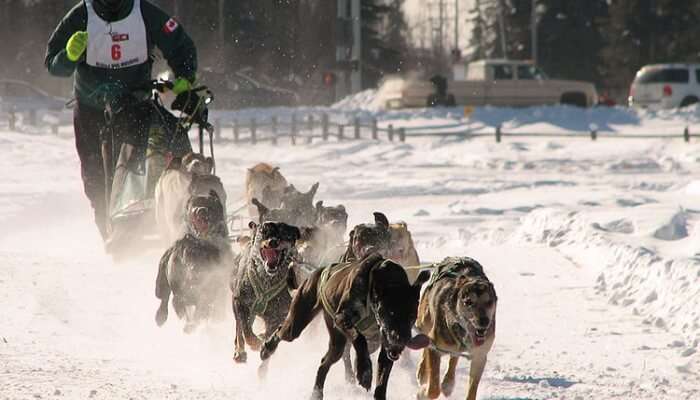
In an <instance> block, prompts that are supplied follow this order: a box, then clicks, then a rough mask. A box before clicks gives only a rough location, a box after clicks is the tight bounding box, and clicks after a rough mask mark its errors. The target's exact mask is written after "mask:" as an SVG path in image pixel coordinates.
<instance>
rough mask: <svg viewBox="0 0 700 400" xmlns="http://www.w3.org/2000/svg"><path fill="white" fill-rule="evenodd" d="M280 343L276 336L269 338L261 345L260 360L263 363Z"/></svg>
mask: <svg viewBox="0 0 700 400" xmlns="http://www.w3.org/2000/svg"><path fill="white" fill-rule="evenodd" d="M279 343H280V341H279V339H278V338H277V337H276V336H273V337H271V338H270V339H268V340H267V341H266V342H265V343H264V344H263V345H262V349H261V350H260V359H261V360H263V361H265V360H267V359H268V358H270V356H271V355H272V354H273V353H274V352H275V350H277V345H279Z"/></svg>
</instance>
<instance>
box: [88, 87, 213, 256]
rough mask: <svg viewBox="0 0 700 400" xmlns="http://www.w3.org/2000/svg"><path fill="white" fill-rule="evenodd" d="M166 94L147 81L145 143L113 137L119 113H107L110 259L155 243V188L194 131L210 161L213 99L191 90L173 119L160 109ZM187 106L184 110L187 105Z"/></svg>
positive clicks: (185, 148)
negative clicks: (206, 147) (207, 145)
mask: <svg viewBox="0 0 700 400" xmlns="http://www.w3.org/2000/svg"><path fill="white" fill-rule="evenodd" d="M171 88H172V83H171V82H168V81H153V82H152V83H151V85H150V86H149V87H148V88H144V89H145V90H148V91H150V92H151V98H150V99H149V100H148V102H149V103H150V107H152V112H150V113H149V121H147V122H146V124H147V130H146V132H147V135H146V137H139V138H137V139H136V140H133V138H132V139H129V140H127V139H126V138H125V137H122V136H121V135H120V134H119V132H115V129H114V124H113V121H114V119H115V117H116V116H117V114H118V113H119V112H120V110H113V109H111V107H108V108H107V110H106V112H105V118H106V121H107V124H106V126H105V128H104V129H103V131H102V132H101V138H102V158H103V163H104V175H105V202H106V204H107V207H106V209H107V212H106V215H105V218H106V219H107V221H106V222H107V223H106V226H107V232H108V237H107V239H106V241H105V250H106V251H107V253H109V254H111V255H112V256H113V257H114V258H116V259H123V258H126V257H128V255H130V254H133V253H134V252H138V251H142V250H145V249H149V248H152V247H154V246H156V245H158V244H160V243H161V238H160V235H159V233H158V231H157V229H156V222H155V211H154V209H155V200H154V199H155V187H156V183H157V182H158V179H159V178H160V175H161V174H162V172H163V171H164V170H165V168H166V167H167V164H168V161H169V159H171V158H172V157H182V156H184V155H185V154H187V153H189V152H191V151H192V144H191V143H190V138H189V131H190V129H191V128H192V126H193V125H195V124H196V125H197V126H198V128H199V152H200V154H201V153H204V135H205V132H206V133H208V135H209V143H210V152H211V153H212V154H211V155H212V157H213V141H212V139H213V132H214V129H213V126H212V125H211V124H209V122H208V111H207V106H208V105H209V103H211V102H212V101H213V99H214V97H213V94H212V92H211V91H210V90H209V89H208V88H207V87H205V86H202V87H198V88H195V89H193V90H192V91H191V92H190V95H189V97H188V100H187V103H186V104H176V103H178V102H177V101H176V103H174V104H173V109H179V110H180V111H183V110H188V111H189V113H185V112H182V114H181V117H179V118H178V117H176V116H175V115H173V114H172V113H171V112H170V111H169V110H168V109H166V108H165V106H164V105H163V103H162V101H161V99H160V96H159V94H160V93H164V92H165V91H166V90H169V89H171ZM190 101H191V102H193V103H192V104H189V102H190Z"/></svg>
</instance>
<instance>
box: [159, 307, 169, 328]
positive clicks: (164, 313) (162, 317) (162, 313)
mask: <svg viewBox="0 0 700 400" xmlns="http://www.w3.org/2000/svg"><path fill="white" fill-rule="evenodd" d="M167 320H168V309H167V308H164V309H163V308H159V309H158V311H156V325H158V326H163V324H165V321H167Z"/></svg>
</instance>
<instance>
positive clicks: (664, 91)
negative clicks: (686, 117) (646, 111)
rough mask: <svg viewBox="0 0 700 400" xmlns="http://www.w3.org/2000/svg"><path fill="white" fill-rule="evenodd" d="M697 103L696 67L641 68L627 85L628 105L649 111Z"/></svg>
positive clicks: (699, 69)
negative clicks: (628, 92) (650, 109)
mask: <svg viewBox="0 0 700 400" xmlns="http://www.w3.org/2000/svg"><path fill="white" fill-rule="evenodd" d="M698 101H700V64H655V65H647V66H644V67H642V69H640V70H639V71H638V72H637V75H636V76H635V78H634V81H633V82H632V85H631V86H630V94H629V99H628V102H629V106H630V107H643V108H653V109H664V108H677V107H686V106H689V105H692V104H695V103H697V102H698Z"/></svg>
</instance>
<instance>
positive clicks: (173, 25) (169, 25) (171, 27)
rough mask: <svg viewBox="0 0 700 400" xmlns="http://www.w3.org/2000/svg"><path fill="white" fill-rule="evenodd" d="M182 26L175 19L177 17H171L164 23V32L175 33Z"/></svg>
mask: <svg viewBox="0 0 700 400" xmlns="http://www.w3.org/2000/svg"><path fill="white" fill-rule="evenodd" d="M179 26H180V24H178V23H177V21H175V18H170V19H169V20H168V21H167V22H166V23H165V25H163V32H165V33H173V32H175V30H176V29H177V28H178V27H179Z"/></svg>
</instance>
